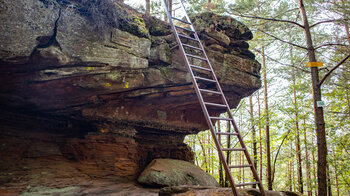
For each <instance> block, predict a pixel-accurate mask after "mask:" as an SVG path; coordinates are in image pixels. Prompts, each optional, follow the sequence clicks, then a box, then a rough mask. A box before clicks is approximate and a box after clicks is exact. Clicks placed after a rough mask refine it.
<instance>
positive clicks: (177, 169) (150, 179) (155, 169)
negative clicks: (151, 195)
mask: <svg viewBox="0 0 350 196" xmlns="http://www.w3.org/2000/svg"><path fill="white" fill-rule="evenodd" d="M137 181H138V182H139V183H141V184H145V185H148V186H155V187H164V186H179V185H197V186H213V187H215V186H219V184H218V182H216V180H215V179H214V178H213V177H212V176H210V175H209V174H207V173H205V172H204V171H203V170H202V169H201V168H199V167H198V166H196V165H194V164H192V163H190V162H187V161H182V160H174V159H155V160H153V161H152V162H151V163H150V164H149V165H148V166H147V167H146V169H145V170H144V171H143V172H142V173H141V175H140V176H139V177H138V179H137Z"/></svg>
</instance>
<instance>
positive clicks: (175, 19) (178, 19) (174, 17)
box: [171, 17, 191, 24]
mask: <svg viewBox="0 0 350 196" xmlns="http://www.w3.org/2000/svg"><path fill="white" fill-rule="evenodd" d="M171 18H172V19H175V20H178V21H180V22H183V23H186V24H191V23H190V22H187V21H184V20H181V19H178V18H175V17H171Z"/></svg>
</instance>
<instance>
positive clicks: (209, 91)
mask: <svg viewBox="0 0 350 196" xmlns="http://www.w3.org/2000/svg"><path fill="white" fill-rule="evenodd" d="M199 90H200V91H202V92H206V93H214V94H218V95H222V94H221V93H220V92H218V91H211V90H206V89H199Z"/></svg>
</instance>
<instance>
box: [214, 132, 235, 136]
mask: <svg viewBox="0 0 350 196" xmlns="http://www.w3.org/2000/svg"><path fill="white" fill-rule="evenodd" d="M216 134H218V135H238V133H231V132H216Z"/></svg>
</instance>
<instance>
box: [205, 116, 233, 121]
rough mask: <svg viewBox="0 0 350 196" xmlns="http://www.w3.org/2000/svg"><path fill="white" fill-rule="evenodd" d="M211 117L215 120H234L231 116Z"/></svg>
mask: <svg viewBox="0 0 350 196" xmlns="http://www.w3.org/2000/svg"><path fill="white" fill-rule="evenodd" d="M209 118H210V119H213V120H227V121H232V119H231V118H221V117H214V116H210V117H209Z"/></svg>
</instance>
